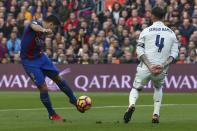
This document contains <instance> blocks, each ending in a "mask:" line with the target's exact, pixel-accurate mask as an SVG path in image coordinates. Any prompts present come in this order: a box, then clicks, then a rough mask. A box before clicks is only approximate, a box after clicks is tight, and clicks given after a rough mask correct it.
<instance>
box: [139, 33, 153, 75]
mask: <svg viewBox="0 0 197 131" xmlns="http://www.w3.org/2000/svg"><path fill="white" fill-rule="evenodd" d="M136 52H137V56H138V59H139V60H141V61H142V62H143V63H144V64H145V65H146V66H147V67H148V69H149V70H150V71H151V72H152V73H154V72H155V68H156V66H155V65H152V64H151V63H150V61H149V60H148V58H147V56H146V55H145V36H144V31H142V32H141V34H140V37H139V39H138V44H137V49H136Z"/></svg>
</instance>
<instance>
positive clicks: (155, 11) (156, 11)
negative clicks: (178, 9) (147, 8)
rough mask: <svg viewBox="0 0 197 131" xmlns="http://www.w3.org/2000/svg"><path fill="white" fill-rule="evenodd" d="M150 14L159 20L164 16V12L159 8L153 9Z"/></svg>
mask: <svg viewBox="0 0 197 131" xmlns="http://www.w3.org/2000/svg"><path fill="white" fill-rule="evenodd" d="M151 13H152V15H154V16H155V17H156V18H157V19H159V20H161V19H163V17H164V16H165V11H164V9H162V8H161V7H154V8H153V9H152V11H151Z"/></svg>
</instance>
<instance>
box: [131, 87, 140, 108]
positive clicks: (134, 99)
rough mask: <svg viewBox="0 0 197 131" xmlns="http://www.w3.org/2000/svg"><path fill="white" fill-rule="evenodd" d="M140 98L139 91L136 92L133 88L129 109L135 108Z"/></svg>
mask: <svg viewBox="0 0 197 131" xmlns="http://www.w3.org/2000/svg"><path fill="white" fill-rule="evenodd" d="M138 96H139V91H138V90H136V89H135V88H132V89H131V92H130V95H129V107H131V106H135V103H136V101H137V99H138Z"/></svg>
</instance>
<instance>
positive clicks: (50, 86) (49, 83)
mask: <svg viewBox="0 0 197 131" xmlns="http://www.w3.org/2000/svg"><path fill="white" fill-rule="evenodd" d="M70 72H71V70H70V68H66V69H64V70H63V71H61V72H60V74H59V75H60V76H64V75H66V74H68V73H70ZM45 81H46V84H47V87H48V89H49V90H52V91H57V90H59V88H58V86H57V85H56V84H55V83H54V82H53V81H52V80H51V79H49V78H48V77H46V79H45Z"/></svg>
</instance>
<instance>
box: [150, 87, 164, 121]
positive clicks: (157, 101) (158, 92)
mask: <svg viewBox="0 0 197 131" xmlns="http://www.w3.org/2000/svg"><path fill="white" fill-rule="evenodd" d="M162 96H163V92H162V88H155V89H154V96H153V100H154V111H153V117H152V123H159V114H160V107H161V101H162Z"/></svg>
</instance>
